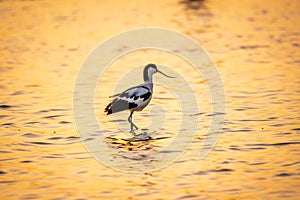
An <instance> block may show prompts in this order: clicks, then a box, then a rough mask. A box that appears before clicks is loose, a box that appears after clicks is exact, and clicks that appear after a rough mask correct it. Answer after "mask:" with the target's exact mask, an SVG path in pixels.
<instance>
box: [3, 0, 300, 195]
mask: <svg viewBox="0 0 300 200" xmlns="http://www.w3.org/2000/svg"><path fill="white" fill-rule="evenodd" d="M299 8H300V3H299V1H296V0H294V1H289V0H281V1H279V0H278V1H273V2H268V1H259V0H252V1H250V0H249V1H237V0H227V1H217V0H207V1H205V0H204V1H199V2H193V3H190V2H187V1H181V2H177V1H171V0H166V1H156V2H153V1H150V2H146V1H138V0H136V1H130V3H129V2H126V1H120V0H118V1H113V2H112V1H101V2H100V1H87V2H86V1H71V0H67V1H1V2H0V15H1V20H0V34H1V36H2V37H0V42H1V45H0V52H1V56H0V59H1V60H0V88H1V90H0V91H1V96H0V105H1V107H0V112H1V113H0V119H1V121H0V124H1V125H0V132H1V141H0V145H1V149H0V154H1V162H0V166H1V169H0V171H1V173H0V177H1V180H0V184H1V187H0V188H1V194H0V197H1V199H34V198H36V199H105V198H107V199H108V198H109V199H283V198H285V199H297V198H298V196H299V183H300V181H299V169H300V166H299V164H300V162H299V147H300V141H299V134H300V123H299V121H300V117H299V109H300V103H299V101H300V89H299V83H300V81H299V80H300V60H299V58H300V51H299V47H300V37H299V36H300V28H299V26H298V23H299V20H300V13H299ZM144 26H155V27H161V28H169V29H174V30H177V31H179V32H181V33H184V34H187V35H189V36H191V37H192V38H194V39H195V40H197V41H198V42H199V44H200V45H201V46H202V47H203V48H205V49H206V51H207V52H208V53H209V55H210V56H211V58H212V60H213V61H214V62H215V63H216V65H217V66H218V70H219V72H220V74H221V76H222V79H223V82H224V87H225V90H226V102H227V104H226V122H225V125H224V130H223V133H222V135H221V137H220V138H219V141H218V143H217V145H216V147H215V148H214V150H213V151H212V152H211V153H210V154H209V155H208V156H207V157H206V158H205V159H203V160H200V159H199V149H200V148H201V140H202V139H203V138H202V136H203V135H205V134H206V132H207V126H208V123H207V120H209V116H210V114H211V113H210V110H209V108H206V107H205V105H209V102H208V101H207V99H208V98H209V94H208V93H207V91H206V90H205V82H203V81H199V82H198V81H195V80H193V74H191V73H189V71H188V68H184V67H182V68H180V67H179V68H178V69H179V70H181V72H182V73H183V74H186V76H187V78H190V81H191V85H192V87H193V89H194V90H195V92H196V95H197V97H198V98H199V99H198V101H199V102H200V104H201V105H204V107H203V108H202V110H201V112H202V116H200V117H199V119H201V121H202V124H201V126H200V127H199V130H197V134H199V137H196V138H195V141H194V143H193V145H192V146H191V148H190V149H189V150H188V151H187V152H186V153H185V154H184V156H182V157H181V158H180V159H179V160H177V161H176V162H175V163H173V164H171V165H170V166H168V167H167V168H164V169H162V170H158V171H154V172H151V173H144V174H138V173H136V174H135V173H133V174H132V173H131V174H128V173H123V172H120V171H116V170H114V169H111V168H110V167H106V166H104V165H102V164H101V163H100V162H98V161H97V160H96V159H94V158H93V157H92V156H91V155H90V154H89V153H88V152H87V151H86V149H85V148H84V146H83V145H82V143H81V142H80V138H79V137H78V134H77V132H76V127H75V124H74V122H73V112H72V97H73V88H74V83H75V80H76V75H77V73H78V71H79V69H80V67H81V64H82V63H83V61H84V60H85V59H86V57H87V56H88V55H89V53H90V52H91V51H92V50H93V49H94V48H95V47H96V46H97V45H98V44H99V43H100V42H102V41H104V40H106V39H108V38H109V37H111V36H113V35H115V34H118V33H119V32H121V31H126V30H130V29H133V28H139V27H144ZM137 53H138V56H134V54H132V55H128V56H126V57H124V58H122V59H123V60H119V61H116V62H115V63H114V64H113V65H114V66H118V65H121V64H122V62H121V61H124V62H125V61H126V62H125V63H123V64H124V69H130V68H134V67H135V66H139V65H140V63H145V64H146V63H147V62H148V59H150V58H151V59H152V60H153V59H155V58H156V59H157V60H155V61H156V62H157V63H160V62H163V61H164V60H165V62H166V63H167V64H168V66H172V65H173V66H175V65H176V66H181V65H182V66H183V63H184V61H180V59H178V58H175V57H172V56H168V55H165V54H161V53H157V52H156V51H148V52H144V53H143V52H142V53H141V52H137ZM112 69H113V68H112ZM107 76H109V77H105V78H104V80H103V81H104V83H105V84H106V86H107V87H106V90H105V92H106V93H105V95H106V94H107V95H110V94H111V93H113V92H114V80H116V79H117V78H118V76H117V75H116V74H115V73H108V75H107ZM138 81H140V79H139V80H137V82H138ZM165 94H166V92H165V91H164V88H162V87H161V88H160V87H159V86H158V87H156V90H155V95H154V98H153V101H152V104H151V105H156V104H161V105H164V106H166V108H168V109H169V110H171V111H172V108H173V109H175V108H176V107H177V106H178V105H177V102H176V101H173V100H172V101H169V102H168V103H166V102H164V101H163V100H161V99H159V96H160V95H165ZM101 95H103V96H101ZM105 95H104V94H98V95H97V96H96V99H97V100H98V102H99V107H97V109H96V112H97V113H98V116H99V122H105V123H106V122H109V120H110V118H105V116H104V114H103V113H102V107H103V106H105V104H107V103H108V102H109V100H108V98H107V99H105ZM165 97H166V96H165ZM144 113H146V114H143V113H140V114H137V115H136V117H135V120H136V123H137V124H140V125H142V126H143V125H144V126H146V125H147V123H148V122H147V120H145V119H144V118H143V117H146V118H147V117H148V118H149V116H148V115H147V113H148V112H147V109H146V110H145V112H144ZM171 117H172V116H171ZM175 117H176V116H175ZM125 120H126V119H125ZM175 122H176V120H175ZM173 125H174V126H176V124H171V125H170V126H173ZM108 126H110V125H108ZM109 128H110V130H111V131H112V134H115V135H118V133H119V132H118V130H117V129H114V125H113V124H112V125H111V126H110V127H109ZM169 135H171V136H172V134H169ZM165 143H168V141H166V142H165ZM159 144H160V143H155V141H153V142H151V141H150V142H148V143H147V144H143V145H144V146H142V147H141V148H140V149H139V148H138V147H139V146H138V147H137V148H136V149H133V150H134V151H147V150H149V151H151V150H155V148H158V146H159ZM112 148H123V147H120V146H118V145H113V147H112ZM123 150H126V149H123ZM120 165H122V163H120Z"/></svg>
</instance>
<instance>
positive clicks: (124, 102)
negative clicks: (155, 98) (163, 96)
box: [105, 86, 152, 114]
mask: <svg viewBox="0 0 300 200" xmlns="http://www.w3.org/2000/svg"><path fill="white" fill-rule="evenodd" d="M151 95H152V93H151V91H150V89H149V88H147V87H144V86H136V87H132V88H129V89H127V90H125V91H124V92H122V93H121V94H119V95H118V96H116V97H115V99H114V100H113V101H112V102H111V103H110V104H109V105H107V107H106V108H105V112H107V114H111V113H116V112H120V111H123V110H128V109H133V108H137V107H138V106H140V105H144V104H145V102H147V101H148V100H149V98H151Z"/></svg>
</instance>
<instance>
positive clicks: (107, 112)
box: [104, 103, 112, 115]
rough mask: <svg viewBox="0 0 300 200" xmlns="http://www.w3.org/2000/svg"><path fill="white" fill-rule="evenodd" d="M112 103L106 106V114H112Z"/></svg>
mask: <svg viewBox="0 0 300 200" xmlns="http://www.w3.org/2000/svg"><path fill="white" fill-rule="evenodd" d="M110 106H111V103H110V104H108V105H107V106H106V108H105V109H104V112H106V114H107V115H110V114H112V110H111V107H110Z"/></svg>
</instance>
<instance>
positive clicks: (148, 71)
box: [144, 64, 175, 78]
mask: <svg viewBox="0 0 300 200" xmlns="http://www.w3.org/2000/svg"><path fill="white" fill-rule="evenodd" d="M145 72H146V73H145ZM156 72H158V73H160V74H162V75H164V76H166V77H168V78H175V77H173V76H169V75H167V74H165V73H163V72H161V71H159V70H158V69H157V67H156V65H155V64H148V65H147V66H146V67H145V68H144V74H149V75H150V76H152V75H153V74H155V73H156Z"/></svg>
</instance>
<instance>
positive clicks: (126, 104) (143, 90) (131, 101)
mask: <svg viewBox="0 0 300 200" xmlns="http://www.w3.org/2000/svg"><path fill="white" fill-rule="evenodd" d="M156 72H159V73H161V74H163V75H164V76H166V77H169V78H174V77H171V76H168V75H166V74H164V73H162V72H161V71H159V70H158V69H157V67H156V65H154V64H148V65H147V66H146V67H145V68H144V83H143V84H140V85H138V86H135V87H132V88H129V89H127V90H125V91H124V92H122V93H120V94H115V95H113V96H111V97H112V98H114V99H113V101H112V102H111V103H110V104H108V105H107V106H106V108H105V110H104V112H106V113H107V115H109V114H113V113H117V112H121V111H124V110H129V111H130V115H129V117H128V121H129V123H130V127H131V133H133V134H135V133H134V130H133V128H135V129H136V130H137V129H138V127H137V126H136V125H135V124H134V123H133V122H132V114H133V113H134V111H142V110H143V109H144V108H145V107H146V106H147V105H148V104H149V103H150V101H151V98H152V93H153V82H152V76H153V74H155V73H156Z"/></svg>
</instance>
